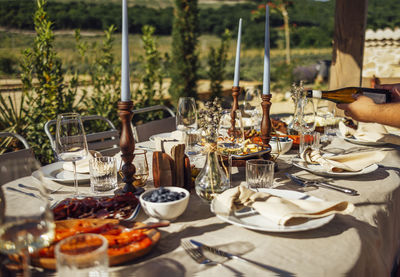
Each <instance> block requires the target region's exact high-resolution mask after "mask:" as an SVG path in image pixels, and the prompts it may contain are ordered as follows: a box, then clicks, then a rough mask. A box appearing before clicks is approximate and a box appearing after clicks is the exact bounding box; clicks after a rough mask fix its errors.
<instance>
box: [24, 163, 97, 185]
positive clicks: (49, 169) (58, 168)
mask: <svg viewBox="0 0 400 277" xmlns="http://www.w3.org/2000/svg"><path fill="white" fill-rule="evenodd" d="M63 163H64V162H56V163H52V164H48V165H45V166H42V167H41V170H42V173H43V178H45V179H49V180H51V181H55V182H59V183H65V184H73V183H74V173H73V172H72V171H67V170H64V169H63ZM32 176H33V177H35V178H37V179H38V172H37V171H35V172H33V173H32ZM76 176H77V179H78V182H86V181H89V180H90V174H89V173H88V174H84V173H77V174H76Z"/></svg>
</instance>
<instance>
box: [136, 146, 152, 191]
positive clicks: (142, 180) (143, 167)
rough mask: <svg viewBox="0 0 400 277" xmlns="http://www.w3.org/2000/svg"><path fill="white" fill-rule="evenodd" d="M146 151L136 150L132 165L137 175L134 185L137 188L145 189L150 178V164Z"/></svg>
mask: <svg viewBox="0 0 400 277" xmlns="http://www.w3.org/2000/svg"><path fill="white" fill-rule="evenodd" d="M146 154H147V151H146V150H135V152H134V155H135V158H134V159H133V161H132V163H133V165H134V166H135V169H136V171H135V174H134V175H133V179H134V181H133V185H134V186H136V187H143V186H145V185H146V181H147V178H148V177H149V164H148V163H147V157H146Z"/></svg>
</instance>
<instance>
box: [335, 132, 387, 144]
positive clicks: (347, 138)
mask: <svg viewBox="0 0 400 277" xmlns="http://www.w3.org/2000/svg"><path fill="white" fill-rule="evenodd" d="M336 135H337V136H338V137H339V138H341V139H344V140H345V141H348V142H351V143H354V144H358V145H365V146H379V145H385V144H386V142H383V141H366V140H359V139H356V138H354V137H345V136H343V135H342V134H341V133H340V132H338V133H337V134H336Z"/></svg>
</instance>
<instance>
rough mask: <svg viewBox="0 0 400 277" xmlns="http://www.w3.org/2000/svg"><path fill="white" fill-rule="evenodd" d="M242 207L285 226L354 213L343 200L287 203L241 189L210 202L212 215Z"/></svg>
mask: <svg viewBox="0 0 400 277" xmlns="http://www.w3.org/2000/svg"><path fill="white" fill-rule="evenodd" d="M244 207H251V208H253V209H255V210H256V211H257V212H258V213H259V214H260V215H262V216H264V217H266V218H268V219H269V220H271V221H273V222H274V223H276V224H279V225H286V226H289V225H297V224H301V223H304V222H306V221H307V220H309V219H315V218H321V217H325V216H328V215H331V214H334V213H340V214H348V213H351V212H352V211H353V210H354V205H353V204H351V203H349V202H347V201H331V202H328V201H310V200H289V199H284V198H281V197H278V196H273V195H271V194H269V193H265V192H255V191H253V190H250V189H248V188H246V187H244V186H238V187H235V188H231V189H228V190H226V191H224V192H223V193H222V194H220V195H218V196H217V197H216V198H215V199H214V212H215V213H216V214H220V215H223V216H227V215H229V214H230V213H231V212H234V211H238V210H241V209H243V208H244Z"/></svg>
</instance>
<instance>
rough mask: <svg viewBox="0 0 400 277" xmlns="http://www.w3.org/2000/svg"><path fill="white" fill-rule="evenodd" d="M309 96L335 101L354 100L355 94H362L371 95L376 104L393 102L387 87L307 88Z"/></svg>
mask: <svg viewBox="0 0 400 277" xmlns="http://www.w3.org/2000/svg"><path fill="white" fill-rule="evenodd" d="M306 92H307V94H306V96H307V97H310V98H311V97H312V98H321V99H325V100H330V101H332V102H335V103H351V102H354V100H355V99H354V97H353V94H361V95H365V96H368V97H370V98H371V99H372V100H374V102H375V103H376V104H383V103H389V102H391V92H390V91H389V90H386V89H375V88H362V87H347V88H340V89H336V90H325V91H324V90H307V91H306Z"/></svg>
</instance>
